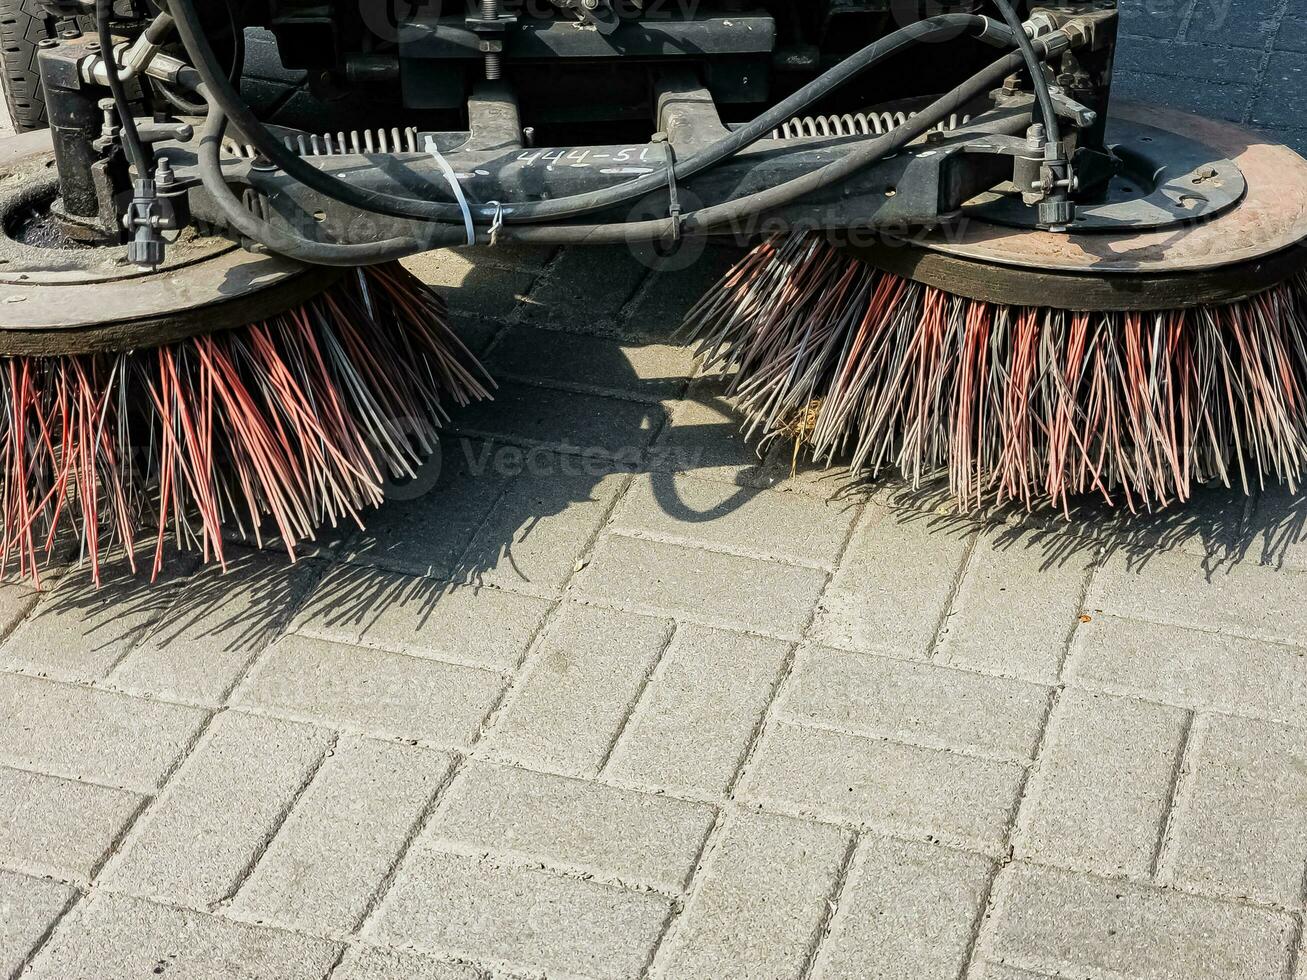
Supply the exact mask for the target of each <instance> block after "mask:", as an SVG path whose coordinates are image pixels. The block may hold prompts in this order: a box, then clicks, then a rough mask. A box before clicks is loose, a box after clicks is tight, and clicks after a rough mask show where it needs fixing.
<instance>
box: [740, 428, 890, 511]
mask: <svg viewBox="0 0 1307 980" xmlns="http://www.w3.org/2000/svg"><path fill="white" fill-rule="evenodd" d="M748 483H749V485H750V486H754V487H768V488H771V489H774V490H776V491H777V492H778V493H798V494H803V495H804V496H805V497H811V498H813V499H814V500H820V501H822V502H823V503H826V504H828V505H831V506H835V507H839V508H841V509H846V510H856V509H857V508H859V507H861V506H862V505H863V504H865V503H866V502H867V501H868V500H869V499H871V498H872V496H873V495H874V490H875V487H876V486H877V483H876V481H875V480H874V479H869V478H868V477H865V476H855V475H854V474H853V473H852V472H851V471H850V470H849V469H848V468H847V467H842V466H825V465H819V464H817V463H814V462H812V460H810V459H806V458H804V457H803V456H800V457H799V458H798V459H796V458H795V456H794V446H793V444H792V443H785V442H776V443H772V444H771V445H770V447H769V448H768V449H767V452H766V455H765V456H764V457H763V461H762V469H761V470H760V471H759V472H758V473H757V474H755V477H754V478H753V479H750V480H749V481H748Z"/></svg>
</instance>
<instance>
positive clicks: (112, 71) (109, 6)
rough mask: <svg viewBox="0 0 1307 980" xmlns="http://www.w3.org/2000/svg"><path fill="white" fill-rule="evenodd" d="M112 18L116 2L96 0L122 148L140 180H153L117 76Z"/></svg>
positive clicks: (98, 30)
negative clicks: (121, 133)
mask: <svg viewBox="0 0 1307 980" xmlns="http://www.w3.org/2000/svg"><path fill="white" fill-rule="evenodd" d="M112 18H113V0H95V32H96V37H97V38H98V40H99V42H100V56H101V57H102V58H104V75H105V78H106V80H107V81H108V82H109V93H110V94H111V95H112V96H113V104H114V108H115V109H117V111H118V120H119V122H121V123H122V127H123V146H124V147H125V148H126V151H127V160H128V162H129V163H131V165H132V169H133V170H135V171H136V176H137V178H138V179H140V180H148V179H149V178H150V163H149V157H148V156H146V153H145V146H144V145H143V144H142V143H141V134H140V132H139V131H138V130H137V128H136V117H135V116H134V115H133V114H132V103H131V100H130V99H128V98H127V90H126V89H125V88H123V80H122V78H121V77H119V75H118V52H117V51H115V50H114V46H113V31H112V30H111V29H110V21H111V19H112Z"/></svg>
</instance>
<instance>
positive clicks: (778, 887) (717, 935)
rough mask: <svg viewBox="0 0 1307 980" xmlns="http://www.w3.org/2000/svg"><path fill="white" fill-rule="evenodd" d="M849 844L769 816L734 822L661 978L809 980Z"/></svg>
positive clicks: (816, 828) (676, 933) (745, 816)
mask: <svg viewBox="0 0 1307 980" xmlns="http://www.w3.org/2000/svg"><path fill="white" fill-rule="evenodd" d="M849 843H850V838H849V835H848V834H847V833H846V832H844V831H841V830H838V829H836V828H835V827H831V826H829V825H824V824H814V823H808V822H806V821H801V820H791V819H789V818H788V817H778V816H773V815H770V814H762V813H757V814H755V813H738V814H736V815H735V816H733V817H731V819H730V823H729V824H728V825H727V828H726V830H725V832H724V836H723V837H722V840H721V842H720V843H719V844H718V845H717V846H716V848H715V849H714V850H713V853H712V857H711V858H710V859H709V861H708V864H707V866H706V867H705V868H704V870H703V872H702V874H701V875H700V878H699V880H698V882H697V884H696V887H695V889H694V893H693V895H692V896H691V898H690V901H689V903H688V904H687V905H686V908H685V911H684V912H683V913H681V916H680V918H679V920H678V921H677V923H676V925H675V926H674V927H673V932H672V934H671V938H670V939H669V940H668V943H667V945H666V947H665V950H664V952H663V953H660V963H659V966H658V968H657V969H656V970H655V975H656V976H658V977H662V978H672V977H677V978H681V977H684V978H687V980H688V978H698V977H713V978H714V980H735V978H739V980H745V978H752V977H767V978H770V980H789V978H793V980H798V978H800V977H802V976H804V968H805V966H806V964H807V963H808V960H809V959H810V957H811V955H812V951H813V949H814V948H815V947H816V945H817V940H818V937H819V935H820V931H821V927H822V923H823V922H824V921H825V919H826V916H827V913H828V902H829V901H830V900H831V898H832V897H833V896H834V894H835V888H836V883H837V882H838V881H839V875H840V869H841V868H842V867H843V865H844V859H845V856H846V854H847V853H848V849H849Z"/></svg>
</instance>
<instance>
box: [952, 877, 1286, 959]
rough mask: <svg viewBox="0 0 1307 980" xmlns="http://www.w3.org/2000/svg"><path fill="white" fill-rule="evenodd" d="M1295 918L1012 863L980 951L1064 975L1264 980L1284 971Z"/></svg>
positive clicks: (998, 884)
mask: <svg viewBox="0 0 1307 980" xmlns="http://www.w3.org/2000/svg"><path fill="white" fill-rule="evenodd" d="M1296 933H1297V926H1296V923H1295V922H1294V919H1293V917H1292V916H1291V915H1289V914H1288V913H1285V912H1276V911H1271V910H1269V909H1259V908H1250V907H1248V906H1245V905H1236V904H1233V903H1229V902H1221V901H1216V900H1213V899H1208V898H1200V897H1197V896H1191V895H1183V894H1180V893H1178V892H1174V891H1167V890H1162V889H1157V888H1150V887H1147V886H1143V885H1135V884H1130V883H1128V882H1124V881H1119V880H1116V881H1113V880H1108V879H1103V878H1093V877H1088V876H1086V875H1083V874H1079V873H1076V872H1071V871H1061V870H1057V869H1054V868H1041V867H1032V866H1029V865H1023V864H1014V865H1010V866H1009V867H1007V868H1006V869H1005V870H1003V871H1002V872H1000V873H999V876H998V880H997V881H996V882H995V885H994V894H993V899H992V911H991V912H990V914H989V916H988V918H987V920H986V924H985V927H984V928H983V929H982V930H981V934H980V944H979V948H978V956H979V958H980V959H981V960H988V961H996V962H1001V963H1005V964H1007V965H1008V966H1014V967H1019V968H1021V969H1023V970H1029V971H1032V972H1034V973H1036V974H1038V973H1040V972H1043V973H1048V974H1051V975H1053V976H1057V977H1065V976H1094V977H1109V976H1111V977H1141V978H1142V977H1147V978H1148V980H1266V978H1268V977H1280V976H1283V975H1284V974H1285V971H1286V968H1287V967H1288V964H1289V953H1290V949H1291V947H1292V945H1293V943H1294V941H1295V938H1296Z"/></svg>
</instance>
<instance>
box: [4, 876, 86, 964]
mask: <svg viewBox="0 0 1307 980" xmlns="http://www.w3.org/2000/svg"><path fill="white" fill-rule="evenodd" d="M76 894H77V892H76V891H74V889H73V888H72V887H70V886H69V885H62V884H60V883H59V882H57V881H45V880H43V879H40V878H29V877H27V876H26V875H20V874H14V873H13V872H12V871H4V870H0V976H5V977H16V976H18V975H19V973H20V972H22V969H23V966H24V965H25V964H26V963H27V962H28V958H29V957H30V956H31V954H32V952H33V951H34V950H35V949H36V947H37V945H39V944H40V942H41V940H42V939H44V938H45V937H46V935H48V934H49V932H50V927H51V926H53V925H54V924H55V922H56V921H57V920H58V918H59V916H60V915H62V914H63V911H64V909H65V908H67V907H68V903H69V902H71V901H72V900H73V898H74V897H75V896H76ZM61 980H62V978H61Z"/></svg>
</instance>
